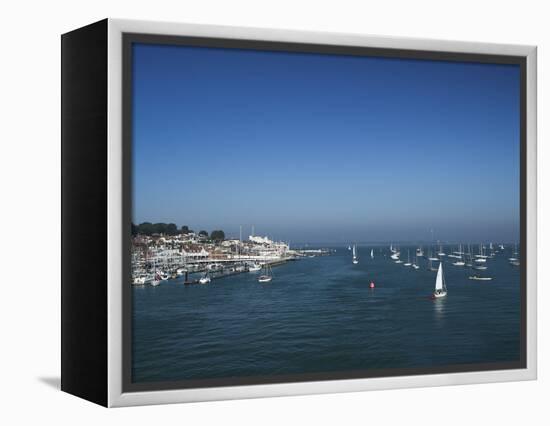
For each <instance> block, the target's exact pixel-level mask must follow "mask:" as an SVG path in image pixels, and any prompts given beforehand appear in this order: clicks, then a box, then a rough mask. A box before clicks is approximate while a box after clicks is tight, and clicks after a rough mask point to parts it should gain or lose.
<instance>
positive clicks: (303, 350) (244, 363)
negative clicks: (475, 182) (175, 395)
mask: <svg viewBox="0 0 550 426" xmlns="http://www.w3.org/2000/svg"><path fill="white" fill-rule="evenodd" d="M370 249H371V247H369V246H360V247H359V256H360V263H359V265H353V264H352V263H351V252H349V251H348V250H347V247H342V248H337V251H336V253H335V254H333V255H332V256H328V257H316V258H306V259H303V260H300V261H297V262H289V263H287V264H285V265H282V266H278V267H276V268H273V275H274V279H273V281H272V282H271V283H268V284H260V283H258V282H257V273H246V274H241V275H237V276H233V277H227V278H223V279H219V280H214V281H212V282H211V283H210V284H207V285H192V286H185V285H183V279H177V280H171V281H163V282H162V284H161V285H160V286H158V287H150V286H147V287H136V288H133V291H132V293H133V381H134V382H153V381H175V380H185V379H206V378H227V377H237V376H240V377H242V376H266V375H268V376H269V375H281V374H299V373H316V372H329V371H345V370H367V369H380V368H403V367H415V368H418V367H430V366H444V365H450V364H469V363H485V362H504V361H517V360H518V359H519V356H520V270H519V268H517V267H513V266H511V265H509V264H508V260H507V259H508V257H510V256H511V252H510V250H508V251H506V252H504V253H500V254H498V255H497V257H496V258H495V259H490V260H488V263H487V265H488V269H487V271H484V272H483V274H484V275H488V276H492V277H493V280H492V281H472V280H469V279H468V276H469V275H473V271H471V269H470V268H466V267H456V266H453V265H451V263H450V261H451V259H449V260H446V261H445V262H444V270H445V278H446V283H447V288H448V291H449V293H448V296H447V297H446V298H445V299H441V300H435V301H434V300H432V299H431V298H430V295H431V293H432V291H433V288H434V284H435V277H436V273H435V272H431V271H429V270H428V269H427V266H428V265H427V261H426V260H425V259H422V260H421V261H420V266H421V269H419V270H413V269H412V268H410V267H405V266H403V265H402V264H395V263H393V262H392V261H391V260H390V258H389V252H388V250H387V248H381V247H374V250H375V258H374V260H372V259H371V258H370ZM447 250H449V249H447ZM401 252H402V253H404V254H405V256H403V255H402V259H403V258H404V259H405V260H406V248H404V247H402V248H401ZM412 253H414V248H413V247H411V254H412ZM371 280H372V281H374V282H375V285H376V288H375V289H369V283H370V281H371Z"/></svg>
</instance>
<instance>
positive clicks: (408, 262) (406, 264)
mask: <svg viewBox="0 0 550 426" xmlns="http://www.w3.org/2000/svg"><path fill="white" fill-rule="evenodd" d="M411 265H412V263H411V251H410V250H407V263H404V264H403V266H411Z"/></svg>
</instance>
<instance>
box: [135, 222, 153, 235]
mask: <svg viewBox="0 0 550 426" xmlns="http://www.w3.org/2000/svg"><path fill="white" fill-rule="evenodd" d="M153 232H154V227H153V224H152V223H151V222H143V223H140V224H139V225H138V234H143V235H151V234H152V233H153Z"/></svg>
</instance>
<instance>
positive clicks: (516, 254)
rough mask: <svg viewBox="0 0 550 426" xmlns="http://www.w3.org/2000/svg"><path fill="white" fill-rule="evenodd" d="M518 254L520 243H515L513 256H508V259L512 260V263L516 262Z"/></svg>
mask: <svg viewBox="0 0 550 426" xmlns="http://www.w3.org/2000/svg"><path fill="white" fill-rule="evenodd" d="M517 256H518V245H517V244H515V245H514V253H512V257H509V258H508V260H509V261H510V263H512V262H516V261H517V260H518V258H517Z"/></svg>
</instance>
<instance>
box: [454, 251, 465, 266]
mask: <svg viewBox="0 0 550 426" xmlns="http://www.w3.org/2000/svg"><path fill="white" fill-rule="evenodd" d="M460 251H462V248H461V249H460ZM456 258H457V261H456V262H453V265H454V266H464V265H466V262H464V259H463V258H462V254H460V255H457V256H456Z"/></svg>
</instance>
